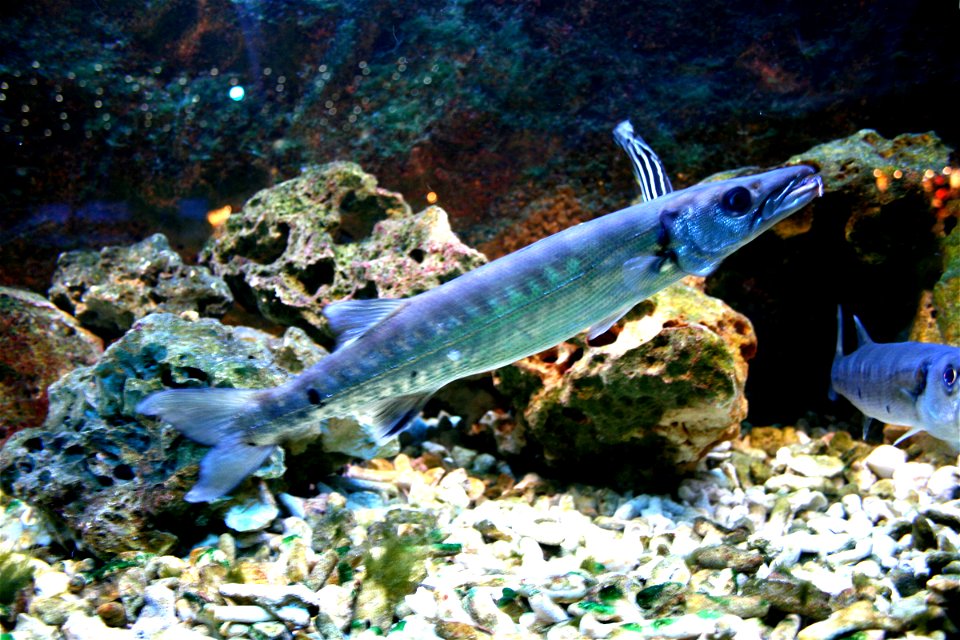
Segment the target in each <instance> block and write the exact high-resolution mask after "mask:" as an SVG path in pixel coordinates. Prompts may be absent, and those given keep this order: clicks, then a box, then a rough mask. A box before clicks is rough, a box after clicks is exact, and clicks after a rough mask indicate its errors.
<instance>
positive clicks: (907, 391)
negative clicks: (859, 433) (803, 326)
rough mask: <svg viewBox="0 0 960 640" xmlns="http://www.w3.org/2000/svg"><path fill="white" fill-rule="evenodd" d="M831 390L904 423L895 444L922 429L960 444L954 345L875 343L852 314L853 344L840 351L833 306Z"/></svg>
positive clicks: (868, 413)
mask: <svg viewBox="0 0 960 640" xmlns="http://www.w3.org/2000/svg"><path fill="white" fill-rule="evenodd" d="M837 322H838V325H839V326H838V329H837V353H836V356H835V358H834V361H833V366H832V367H831V371H830V381H831V387H832V391H833V392H834V393H838V394H840V395H842V396H843V397H844V398H846V399H847V400H849V401H850V403H851V404H852V405H853V406H855V407H856V408H857V409H859V410H860V412H861V413H862V414H863V415H864V416H865V424H864V432H865V433H864V436H866V430H867V427H868V426H869V422H870V419H877V420H881V421H883V422H887V423H891V424H898V425H903V426H906V427H910V430H909V431H907V432H906V433H905V434H903V435H902V436H901V437H900V438H899V439H898V440H897V443H899V442H901V441H903V440H905V439H906V438H909V437H910V436H913V435H916V434H917V433H919V432H921V431H926V432H927V433H929V434H930V435H932V436H934V437H935V438H938V439H940V440H943V441H944V442H946V443H948V444H949V445H951V446H952V447H953V448H954V450H958V449H960V379H958V378H960V348H957V347H951V346H949V345H944V344H930V343H923V342H895V343H877V342H874V341H873V340H871V339H870V336H869V335H867V332H866V330H865V329H864V328H863V325H862V324H861V323H860V320H859V318H857V317H856V316H854V322H855V323H856V326H857V335H858V339H859V345H858V346H857V349H856V350H855V351H853V352H851V353H850V354H848V355H844V354H843V342H842V340H843V336H842V322H843V319H842V314H841V313H840V312H839V311H838V319H837Z"/></svg>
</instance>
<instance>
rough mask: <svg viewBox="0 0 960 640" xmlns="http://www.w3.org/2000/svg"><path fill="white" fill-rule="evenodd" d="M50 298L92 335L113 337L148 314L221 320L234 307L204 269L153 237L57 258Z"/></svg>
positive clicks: (223, 286) (224, 288)
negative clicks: (186, 261)
mask: <svg viewBox="0 0 960 640" xmlns="http://www.w3.org/2000/svg"><path fill="white" fill-rule="evenodd" d="M49 295H50V299H51V300H52V301H53V302H54V303H55V304H56V305H57V306H58V307H60V308H61V309H64V310H66V311H68V312H69V313H72V314H74V315H75V316H76V317H77V319H78V320H79V321H80V323H81V324H82V325H83V326H85V327H87V328H88V329H90V330H91V331H93V332H94V333H96V334H98V335H100V336H103V337H106V338H115V337H117V336H119V335H121V334H122V333H123V332H124V331H126V330H127V329H129V328H130V326H131V325H132V324H133V322H134V321H135V320H137V319H138V318H142V317H144V316H146V315H149V314H151V313H160V312H167V313H181V312H183V311H195V312H197V313H198V314H199V315H201V316H211V317H220V316H222V315H223V314H224V313H226V312H227V310H228V309H229V308H230V305H231V304H233V296H232V295H231V294H230V289H229V288H228V287H227V285H226V283H225V282H224V281H223V280H221V279H220V278H218V277H216V276H213V275H211V274H210V270H209V269H208V268H207V267H201V266H196V265H188V264H184V263H183V260H182V259H181V258H180V255H179V254H177V252H176V251H173V250H172V249H171V248H170V243H169V242H168V241H167V238H166V236H164V235H163V234H160V233H157V234H154V235H152V236H150V237H149V238H147V239H145V240H143V241H142V242H138V243H136V244H133V245H130V246H128V247H104V248H103V249H101V250H100V251H68V252H66V253H63V254H60V257H59V259H58V260H57V270H56V272H55V273H54V274H53V286H51V287H50V292H49Z"/></svg>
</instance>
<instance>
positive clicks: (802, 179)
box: [654, 165, 823, 276]
mask: <svg viewBox="0 0 960 640" xmlns="http://www.w3.org/2000/svg"><path fill="white" fill-rule="evenodd" d="M821 195H823V181H822V180H821V178H820V176H819V174H817V173H816V172H815V171H814V170H813V169H812V168H810V167H808V166H806V165H797V166H793V167H784V168H782V169H774V170H772V171H767V172H765V173H759V174H756V175H752V176H744V177H742V178H732V179H730V180H723V181H721V182H711V183H707V184H703V185H698V186H695V187H691V188H689V189H684V190H682V191H675V192H673V193H671V194H669V195H666V196H663V197H661V198H659V199H657V200H655V201H654V202H662V203H663V204H662V206H663V209H662V213H661V214H660V236H659V240H658V242H659V244H660V246H661V252H660V254H659V255H660V258H661V259H662V260H663V264H664V265H667V264H668V263H672V265H673V266H675V267H677V268H679V269H680V270H681V271H684V272H685V273H688V274H691V275H698V276H703V275H707V274H708V273H711V272H712V271H713V270H714V269H716V267H717V265H718V264H720V261H721V260H723V259H724V258H726V257H727V256H728V255H730V254H731V253H733V252H734V251H736V250H737V249H739V248H740V247H742V246H743V245H745V244H747V243H748V242H750V241H751V240H753V239H754V238H756V237H757V236H758V235H760V234H761V233H763V232H764V231H766V230H767V229H769V228H770V227H771V226H773V225H774V224H776V223H777V222H779V221H780V220H783V219H784V218H786V217H787V216H789V215H790V214H792V213H793V212H795V211H797V210H799V209H801V208H802V207H804V206H806V205H807V204H808V203H809V202H810V201H811V200H813V199H814V198H816V197H818V196H821Z"/></svg>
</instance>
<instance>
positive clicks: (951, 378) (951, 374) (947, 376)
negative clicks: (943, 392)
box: [943, 364, 957, 387]
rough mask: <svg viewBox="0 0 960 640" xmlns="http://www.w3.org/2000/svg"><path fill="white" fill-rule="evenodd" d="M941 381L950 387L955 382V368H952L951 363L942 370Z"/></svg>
mask: <svg viewBox="0 0 960 640" xmlns="http://www.w3.org/2000/svg"><path fill="white" fill-rule="evenodd" d="M943 383H944V384H945V385H947V386H948V387H952V386H953V385H955V384H956V383H957V370H956V369H954V368H953V365H949V364H948V365H947V368H946V369H944V370H943Z"/></svg>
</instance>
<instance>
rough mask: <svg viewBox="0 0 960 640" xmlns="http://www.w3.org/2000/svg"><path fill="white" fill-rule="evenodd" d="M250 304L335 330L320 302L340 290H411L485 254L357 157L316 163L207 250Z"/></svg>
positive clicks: (317, 329)
mask: <svg viewBox="0 0 960 640" xmlns="http://www.w3.org/2000/svg"><path fill="white" fill-rule="evenodd" d="M201 260H202V261H205V262H208V263H209V264H210V265H211V266H212V268H213V270H214V271H215V272H216V273H217V274H219V275H221V276H223V278H224V279H225V280H226V281H227V282H228V283H229V284H230V286H231V287H232V288H233V290H234V292H235V293H236V294H237V296H238V299H239V301H240V302H241V303H242V304H243V305H245V306H247V307H249V308H250V309H258V310H259V312H260V313H262V314H263V315H264V316H266V317H267V318H269V319H271V320H273V321H275V322H278V323H280V324H283V325H295V326H299V327H301V328H303V329H306V330H307V331H308V332H310V333H311V334H313V335H315V336H317V337H324V336H326V337H329V332H328V330H327V324H326V319H325V318H324V317H323V316H322V314H321V313H320V311H321V310H322V308H323V307H324V305H326V304H327V303H329V302H332V301H335V300H339V299H341V298H374V297H403V296H409V295H413V294H416V293H419V292H421V291H425V290H427V289H430V288H432V287H434V286H436V285H438V284H440V283H442V282H445V281H447V280H450V279H452V278H454V277H456V276H458V275H460V274H461V273H464V272H466V271H469V270H470V269H472V268H474V267H476V266H479V265H480V264H482V263H483V262H485V258H484V257H483V255H482V254H480V253H478V252H477V251H474V250H473V249H470V248H469V247H467V246H465V245H464V244H462V243H461V242H460V241H459V240H458V239H457V237H456V236H455V235H454V233H453V232H452V231H451V229H450V224H449V222H448V220H447V214H446V213H445V212H444V211H443V210H442V209H440V208H439V207H429V208H427V209H426V210H424V211H423V212H421V213H419V214H417V215H410V207H409V206H408V205H407V204H406V202H404V200H403V198H402V196H400V194H397V193H393V192H391V191H387V190H385V189H382V188H380V187H377V182H376V179H375V178H374V177H373V176H371V175H369V174H366V173H364V172H363V171H362V170H361V169H360V167H359V166H357V165H356V164H353V163H350V162H334V163H331V164H327V165H324V166H322V167H315V168H311V169H308V170H307V171H305V172H304V173H303V175H301V176H300V177H298V178H294V179H293V180H288V181H287V182H283V183H281V184H279V185H277V186H275V187H272V188H270V189H265V190H263V191H260V192H259V193H257V194H256V195H254V196H253V197H252V198H251V199H250V200H248V201H247V203H246V204H245V205H244V207H243V210H242V211H240V212H238V213H236V214H234V215H232V216H230V218H228V219H227V222H226V224H225V225H224V227H223V228H222V229H221V230H220V232H219V234H218V237H216V238H215V239H214V240H212V241H211V242H210V243H209V244H208V245H207V247H206V248H205V249H204V252H203V254H202V256H201Z"/></svg>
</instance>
